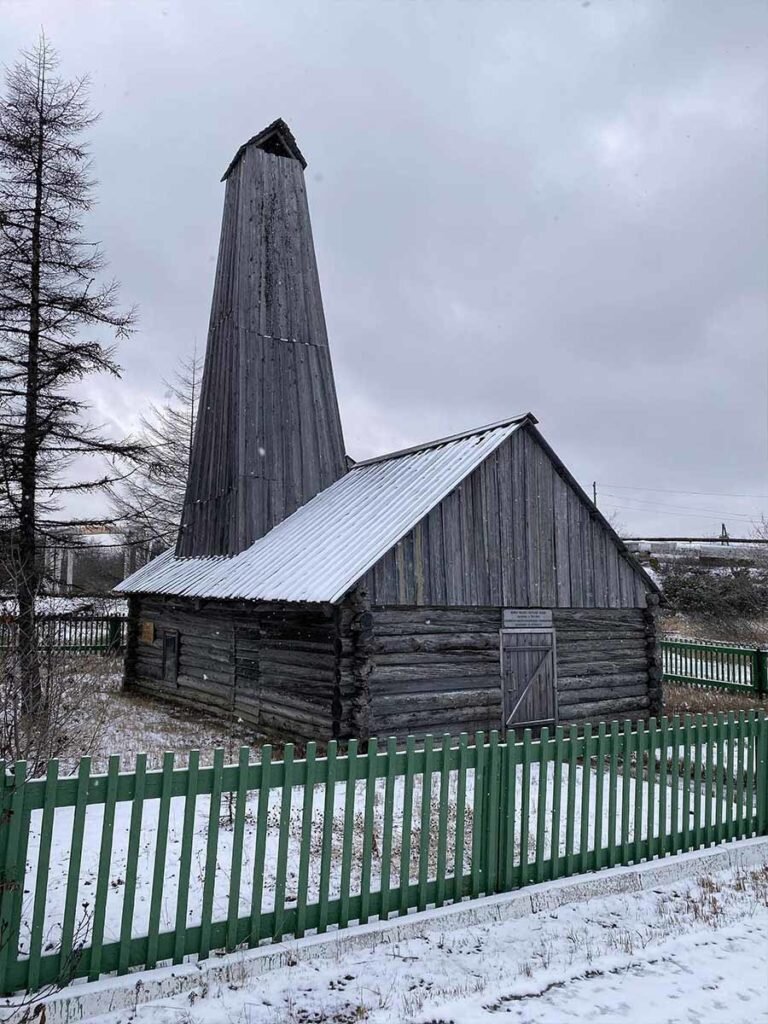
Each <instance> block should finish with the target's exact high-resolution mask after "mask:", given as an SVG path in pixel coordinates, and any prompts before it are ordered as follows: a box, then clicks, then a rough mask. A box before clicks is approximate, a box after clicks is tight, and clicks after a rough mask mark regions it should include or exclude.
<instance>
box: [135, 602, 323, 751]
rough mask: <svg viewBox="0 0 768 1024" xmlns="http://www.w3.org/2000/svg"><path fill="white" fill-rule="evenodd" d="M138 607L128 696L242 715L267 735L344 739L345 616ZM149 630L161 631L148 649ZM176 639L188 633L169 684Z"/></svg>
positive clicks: (290, 610)
mask: <svg viewBox="0 0 768 1024" xmlns="http://www.w3.org/2000/svg"><path fill="white" fill-rule="evenodd" d="M134 600H136V602H137V606H136V608H135V610H134V612H133V614H134V615H135V619H136V627H135V631H134V634H133V635H134V636H135V647H129V650H128V652H127V657H126V685H127V686H128V687H130V688H135V689H138V690H141V691H143V692H146V693H151V694H155V695H158V696H162V697H166V698H169V699H171V700H176V701H182V702H186V703H192V704H194V705H195V706H197V707H203V708H205V709H206V710H209V711H212V712H219V713H225V714H235V715H237V716H239V717H241V718H242V719H243V720H244V721H246V722H249V723H250V724H252V725H253V726H255V727H256V728H257V729H259V730H260V731H263V732H264V733H265V734H267V735H272V734H274V735H279V736H286V737H290V738H323V737H329V736H332V735H334V733H335V732H336V731H338V721H335V720H334V706H338V697H337V690H338V679H337V671H336V666H337V657H336V629H337V626H336V611H335V609H333V608H330V607H325V606H320V605H308V606H302V605H279V604H278V605H270V604H255V603H244V602H205V603H199V602H198V603H196V602H194V601H191V600H189V601H185V600H182V599H179V598H168V599H164V598H161V597H147V596H142V597H140V598H135V599H134ZM145 623H152V624H153V625H154V628H155V638H154V640H153V641H151V642H148V641H146V640H143V639H142V626H143V624H145ZM166 630H178V633H179V671H178V677H177V679H176V681H175V682H173V681H168V680H165V679H163V633H164V632H165V631H166Z"/></svg>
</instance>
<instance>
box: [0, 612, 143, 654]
mask: <svg viewBox="0 0 768 1024" xmlns="http://www.w3.org/2000/svg"><path fill="white" fill-rule="evenodd" d="M127 621H128V620H127V618H126V617H125V616H124V615H40V616H38V619H37V637H38V644H39V646H40V648H41V649H42V650H45V651H63V652H69V653H71V654H90V653H93V654H117V653H119V652H120V651H122V649H123V647H124V646H125V634H126V628H127V626H126V623H127ZM17 631H18V625H17V623H16V620H15V619H14V618H12V617H6V618H4V619H3V618H0V654H2V653H3V651H7V650H12V649H13V647H14V645H15V643H16V635H17Z"/></svg>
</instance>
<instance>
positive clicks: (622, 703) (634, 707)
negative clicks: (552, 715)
mask: <svg viewBox="0 0 768 1024" xmlns="http://www.w3.org/2000/svg"><path fill="white" fill-rule="evenodd" d="M649 705H650V699H649V697H647V696H645V697H625V698H619V699H618V700H617V699H615V698H614V699H611V700H600V701H584V702H580V703H578V704H570V705H561V706H560V707H559V709H558V712H559V716H560V718H561V720H563V721H569V722H570V721H577V720H579V719H581V718H591V717H598V716H603V718H604V719H613V718H616V717H618V716H619V715H622V716H624V717H626V718H632V717H633V715H638V716H639V714H640V712H642V711H643V710H644V709H645V708H647V707H648V706H649Z"/></svg>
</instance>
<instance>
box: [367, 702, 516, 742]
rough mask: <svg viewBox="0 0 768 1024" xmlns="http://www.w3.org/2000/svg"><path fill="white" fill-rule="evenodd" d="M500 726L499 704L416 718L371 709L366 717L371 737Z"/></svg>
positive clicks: (459, 731)
mask: <svg viewBox="0 0 768 1024" xmlns="http://www.w3.org/2000/svg"><path fill="white" fill-rule="evenodd" d="M500 725H501V705H499V707H498V708H490V707H489V708H488V709H487V711H485V712H484V711H482V710H481V709H476V710H475V711H471V710H469V709H463V708H462V709H449V710H448V711H435V713H434V714H428V713H425V714H424V715H422V716H420V717H415V716H414V715H409V714H404V715H391V714H387V715H386V716H385V715H380V714H378V713H377V712H376V711H374V710H373V709H372V711H371V716H370V723H369V728H370V733H371V735H372V736H408V735H414V736H416V735H421V736H423V735H425V734H426V733H436V734H441V733H444V732H447V733H450V734H451V735H452V736H456V735H458V734H459V733H461V732H469V733H472V732H475V731H476V730H478V729H482V730H484V731H485V730H488V729H498V728H499V727H500Z"/></svg>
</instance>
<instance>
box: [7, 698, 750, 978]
mask: <svg viewBox="0 0 768 1024" xmlns="http://www.w3.org/2000/svg"><path fill="white" fill-rule="evenodd" d="M24 774H25V766H24V764H23V763H19V764H17V765H16V766H15V770H14V772H13V773H9V774H8V775H7V777H6V781H5V788H4V791H3V796H4V808H3V819H2V820H3V828H2V830H0V836H1V837H2V843H0V869H1V873H0V877H1V878H2V886H1V887H0V935H2V941H0V994H4V995H5V994H11V993H13V992H14V991H18V990H23V989H27V990H37V989H38V988H40V987H41V986H44V985H47V984H63V983H66V982H67V981H68V980H70V979H72V978H75V977H87V978H89V979H96V978H98V977H99V976H100V975H101V974H103V973H105V972H113V971H116V972H118V973H119V974H124V973H126V972H127V971H129V970H130V969H131V968H133V967H147V968H151V967H154V966H155V965H157V964H158V963H159V962H161V961H172V962H173V963H175V964H178V963H181V962H182V960H183V959H184V958H185V957H187V956H189V955H195V956H197V957H198V958H205V957H208V956H209V955H210V953H211V951H212V950H215V949H225V950H230V951H231V950H234V949H236V948H238V947H239V946H243V945H248V946H256V945H258V944H259V943H261V942H263V941H280V940H281V939H283V937H285V936H287V935H292V936H295V937H300V936H302V935H304V934H306V932H307V931H310V930H316V931H317V932H324V931H326V930H327V929H328V928H329V927H331V926H338V927H339V928H345V927H347V926H348V925H349V924H351V923H354V922H360V923H364V922H366V921H368V920H369V919H370V918H372V917H378V918H380V919H386V918H388V917H390V916H392V915H402V914H407V913H409V912H410V911H413V910H424V909H425V908H426V907H427V906H429V905H436V906H441V905H443V904H444V903H446V902H455V901H459V900H462V899H464V898H466V897H478V896H481V895H484V894H489V893H496V892H506V891H510V890H512V889H515V888H517V887H519V886H522V885H526V884H528V883H531V882H540V881H544V880H547V879H554V878H560V877H563V876H567V875H572V874H574V873H578V872H583V871H594V870H599V869H601V868H605V867H612V866H614V865H620V864H630V863H637V862H639V861H642V860H648V859H653V858H654V857H664V856H666V855H667V854H672V853H677V852H680V851H683V850H690V849H697V848H699V847H702V846H709V845H711V844H712V843H719V842H724V841H729V840H733V839H738V838H742V837H747V836H752V835H755V834H758V835H764V834H766V832H768V722H766V719H765V717H764V716H763V715H762V714H759V715H755V713H754V712H750V713H749V714H748V715H744V714H743V713H742V714H739V715H738V716H734V715H733V714H731V715H727V716H725V715H721V716H719V717H713V716H708V717H707V718H706V719H704V718H702V717H701V716H696V717H695V718H691V717H686V718H685V719H680V718H674V719H671V720H667V719H666V718H664V719H661V720H660V721H659V722H657V721H655V720H654V719H651V720H650V721H649V722H647V723H645V722H642V721H640V722H636V723H635V724H634V726H633V723H632V722H630V721H626V722H624V723H623V724H621V723H619V722H613V723H611V724H610V726H609V727H608V726H606V725H605V724H601V725H600V726H599V727H598V728H597V729H596V730H593V729H592V727H591V726H589V725H587V726H585V727H584V729H583V731H579V730H578V729H577V728H576V727H575V726H574V727H571V728H569V729H564V728H563V727H558V728H557V729H556V730H555V732H554V735H552V734H551V733H550V732H549V731H548V730H547V729H546V728H543V729H542V730H541V734H540V736H539V737H538V738H534V737H533V736H532V734H531V732H530V731H529V730H526V732H525V733H524V735H523V738H522V741H515V739H514V737H513V736H509V737H508V738H507V741H506V742H502V741H501V740H500V738H499V736H498V734H496V733H492V734H491V735H490V737H486V736H484V735H483V734H482V733H479V734H477V735H476V736H475V737H474V742H470V739H469V737H468V736H467V735H462V736H461V737H459V738H458V739H456V738H454V739H452V738H451V737H450V736H444V737H442V738H441V739H439V740H438V741H437V742H436V743H435V741H433V739H432V738H431V737H426V739H425V740H424V743H423V746H422V747H420V748H419V749H417V747H416V743H415V741H414V739H413V738H412V737H411V738H409V739H408V740H407V742H406V743H405V745H404V747H403V746H400V747H398V744H397V742H396V741H395V740H394V739H389V740H388V741H387V742H386V743H385V744H381V745H380V744H379V743H377V741H376V740H375V739H373V740H370V741H369V742H368V747H367V750H366V752H365V753H362V752H361V751H360V749H359V747H358V744H357V742H356V741H354V740H350V741H349V744H348V749H347V751H346V753H341V752H340V751H339V749H338V747H337V744H336V743H335V742H331V743H329V745H328V750H327V754H326V755H325V756H322V757H320V756H317V751H316V747H315V744H314V743H310V744H309V745H308V747H307V753H306V757H305V758H304V759H303V760H297V759H296V758H295V757H294V750H293V747H292V746H290V745H289V746H286V747H285V751H284V757H283V760H282V761H273V760H272V756H271V748H270V747H269V746H265V747H264V748H263V749H262V752H261V761H260V762H258V763H250V761H249V749H248V748H247V747H244V748H242V750H241V752H240V757H239V760H238V763H237V764H236V765H228V766H226V767H225V766H224V754H223V751H222V750H217V751H216V752H215V754H214V757H213V764H212V765H211V766H209V767H203V766H201V765H200V758H199V753H198V752H196V751H193V752H192V753H191V754H190V755H189V763H188V767H186V768H184V769H178V768H175V767H174V756H173V754H166V755H165V758H164V761H163V766H162V769H161V770H159V771H148V770H147V768H146V756H145V755H139V756H138V757H137V759H136V766H135V770H134V771H131V772H127V773H123V772H121V771H120V759H119V757H113V758H112V759H111V760H110V763H109V769H108V771H107V773H106V774H104V775H93V774H91V768H90V762H89V759H88V758H83V759H82V761H81V763H80V768H79V771H78V773H77V775H76V776H70V777H67V778H59V777H58V764H57V762H56V761H51V762H50V764H49V766H48V772H47V775H46V777H45V779H38V780H27V781H25V778H24Z"/></svg>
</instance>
